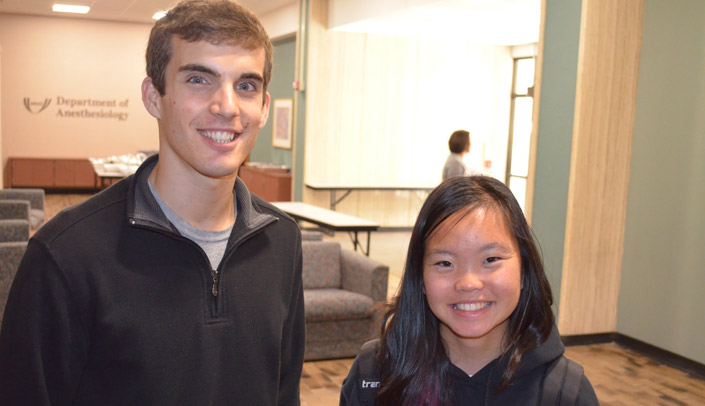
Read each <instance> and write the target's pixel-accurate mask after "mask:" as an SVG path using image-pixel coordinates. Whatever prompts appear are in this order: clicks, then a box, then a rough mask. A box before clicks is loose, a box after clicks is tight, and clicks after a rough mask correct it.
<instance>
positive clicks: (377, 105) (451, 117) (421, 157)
mask: <svg viewBox="0 0 705 406" xmlns="http://www.w3.org/2000/svg"><path fill="white" fill-rule="evenodd" d="M326 21H327V2H326V1H325V0H311V3H310V19H309V26H308V35H309V39H308V44H309V47H308V49H309V54H308V59H307V69H308V72H307V86H306V135H305V136H306V146H305V156H306V158H305V164H304V165H305V169H304V182H305V183H306V182H311V183H317V184H352V185H368V186H373V185H374V186H377V185H380V186H381V185H384V186H424V187H433V186H435V185H437V184H438V183H440V181H441V170H442V168H443V164H444V162H445V159H446V157H447V155H448V143H447V142H448V137H449V136H450V134H451V133H452V132H453V131H454V130H457V129H461V128H464V129H468V130H469V131H470V132H471V136H472V138H473V150H472V151H471V155H472V156H471V160H472V161H477V163H478V164H479V162H480V161H481V160H482V158H483V157H482V156H481V154H482V152H483V144H484V146H485V148H484V150H485V152H486V154H488V155H487V156H485V157H484V158H485V159H491V160H492V164H493V169H494V170H495V172H492V173H491V174H492V175H493V176H496V177H498V178H501V179H502V178H503V177H504V168H505V160H506V156H505V155H506V142H507V134H508V125H509V103H510V98H509V94H510V90H511V89H510V88H511V77H512V72H511V69H512V59H511V51H510V49H509V48H507V47H496V46H489V45H477V44H469V43H465V42H461V41H459V40H457V39H449V40H445V41H441V40H430V39H418V38H404V37H392V36H381V35H372V34H360V33H346V32H339V31H329V30H327V29H326ZM328 196H329V195H328V194H327V193H321V192H314V191H311V190H310V189H308V188H306V187H304V194H303V200H304V201H305V202H308V203H312V204H316V205H321V206H323V207H328V204H329V197H328ZM419 200H420V198H419V196H418V195H417V194H414V193H412V192H365V193H358V192H355V193H353V195H351V196H349V197H348V198H346V199H345V200H344V201H343V203H341V205H340V206H339V210H340V211H341V212H345V213H348V214H352V215H357V216H360V217H364V218H368V219H371V220H374V221H378V222H380V223H381V224H382V225H384V226H410V225H412V224H413V221H414V220H415V218H416V215H417V213H418V208H420V204H419ZM421 200H423V199H421Z"/></svg>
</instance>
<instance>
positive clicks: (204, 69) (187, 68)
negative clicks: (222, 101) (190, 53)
mask: <svg viewBox="0 0 705 406" xmlns="http://www.w3.org/2000/svg"><path fill="white" fill-rule="evenodd" d="M186 71H192V72H202V73H207V74H209V75H212V76H215V77H220V74H219V73H218V72H216V71H214V70H213V69H211V68H209V67H207V66H203V65H200V64H197V63H190V64H188V65H184V66H181V67H179V72H186Z"/></svg>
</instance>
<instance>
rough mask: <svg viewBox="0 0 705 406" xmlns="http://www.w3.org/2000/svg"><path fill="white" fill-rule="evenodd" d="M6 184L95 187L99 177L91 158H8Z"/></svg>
mask: <svg viewBox="0 0 705 406" xmlns="http://www.w3.org/2000/svg"><path fill="white" fill-rule="evenodd" d="M5 187H8V188H10V187H35V188H43V189H93V188H95V187H96V180H95V172H94V171H93V166H92V165H91V163H90V161H89V160H88V159H63V158H56V159H55V158H8V159H7V166H6V168H5Z"/></svg>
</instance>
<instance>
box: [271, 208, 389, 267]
mask: <svg viewBox="0 0 705 406" xmlns="http://www.w3.org/2000/svg"><path fill="white" fill-rule="evenodd" d="M272 204H273V205H274V206H276V207H277V208H278V209H279V210H281V211H283V212H284V213H286V214H288V215H290V216H291V217H293V218H294V219H295V220H296V221H298V222H300V221H307V222H309V223H313V224H316V225H317V226H320V227H321V228H324V229H326V230H330V231H333V232H335V231H347V232H348V233H349V235H350V239H351V240H352V243H353V247H354V249H355V251H357V247H360V251H362V252H363V253H364V254H365V255H367V256H370V233H371V232H372V231H377V229H379V224H377V223H375V222H372V221H369V220H365V219H361V218H359V217H354V216H350V215H347V214H343V213H338V212H336V211H333V210H328V209H323V208H320V207H317V206H313V205H310V204H308V203H302V202H273V203H272ZM360 231H362V232H367V250H365V249H363V247H362V244H361V243H360V240H359V238H358V232H360Z"/></svg>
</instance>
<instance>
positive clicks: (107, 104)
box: [23, 96, 130, 121]
mask: <svg viewBox="0 0 705 406" xmlns="http://www.w3.org/2000/svg"><path fill="white" fill-rule="evenodd" d="M23 102H24V107H25V109H26V110H27V111H28V112H30V113H32V114H53V115H54V116H56V117H61V118H97V119H112V120H119V121H125V120H127V118H128V116H129V113H128V112H127V107H128V106H129V104H130V99H124V100H117V99H112V100H104V99H91V98H70V97H64V96H57V97H56V98H54V99H52V98H46V99H31V98H29V97H25V98H24V100H23ZM52 103H53V106H54V107H55V109H49V110H47V108H48V107H49V106H51V105H52ZM52 110H55V111H53V112H52Z"/></svg>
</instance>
